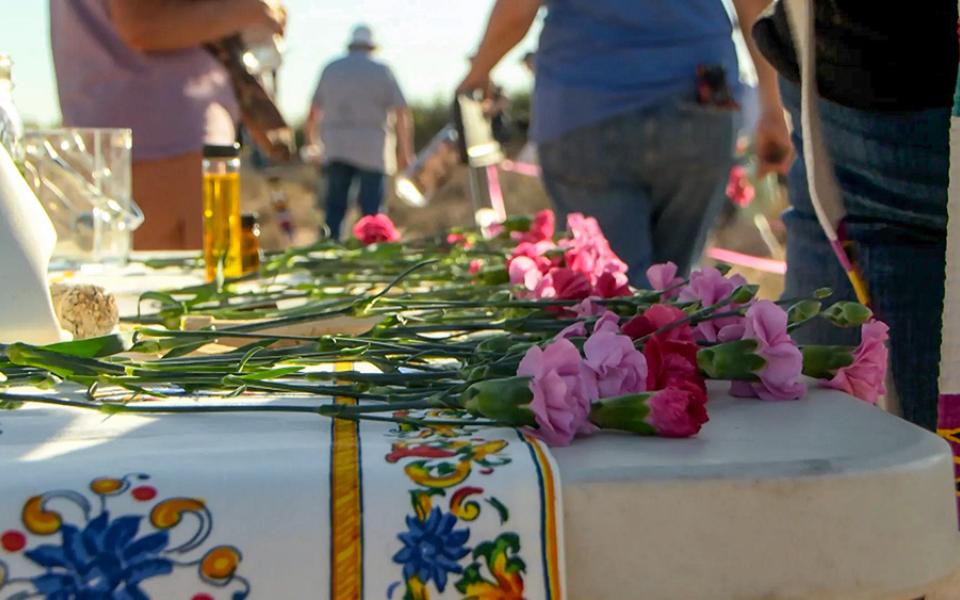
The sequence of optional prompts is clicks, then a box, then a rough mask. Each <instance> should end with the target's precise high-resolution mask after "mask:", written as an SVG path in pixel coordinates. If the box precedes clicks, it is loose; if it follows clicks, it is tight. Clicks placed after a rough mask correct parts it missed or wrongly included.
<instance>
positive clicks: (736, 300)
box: [730, 284, 760, 304]
mask: <svg viewBox="0 0 960 600" xmlns="http://www.w3.org/2000/svg"><path fill="white" fill-rule="evenodd" d="M759 290H760V286H759V285H754V284H746V285H741V286H740V287H738V288H737V289H735V290H733V294H731V295H730V301H731V302H732V303H733V304H746V303H747V302H750V301H751V300H753V298H754V297H755V296H756V295H757V292H758V291H759Z"/></svg>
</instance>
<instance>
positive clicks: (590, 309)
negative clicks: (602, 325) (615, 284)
mask: <svg viewBox="0 0 960 600" xmlns="http://www.w3.org/2000/svg"><path fill="white" fill-rule="evenodd" d="M596 299H597V298H596V296H590V297H589V298H584V299H583V300H582V301H581V302H577V303H576V304H574V305H573V306H571V307H569V308H568V309H567V310H568V311H570V312H572V313H573V314H575V315H577V317H579V318H581V319H582V318H583V317H599V316H600V315H602V314H603V313H605V312H606V311H607V308H606V307H605V306H604V305H602V304H597V303H596V302H594V301H595V300H596Z"/></svg>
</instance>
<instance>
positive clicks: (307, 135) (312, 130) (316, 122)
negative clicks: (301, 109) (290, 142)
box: [303, 104, 323, 146]
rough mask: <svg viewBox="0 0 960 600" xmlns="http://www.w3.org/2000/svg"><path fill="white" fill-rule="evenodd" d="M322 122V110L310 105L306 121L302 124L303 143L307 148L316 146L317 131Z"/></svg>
mask: <svg viewBox="0 0 960 600" xmlns="http://www.w3.org/2000/svg"><path fill="white" fill-rule="evenodd" d="M322 120H323V110H322V109H321V108H320V107H319V106H317V105H316V104H312V105H310V112H309V113H308V114H307V121H306V123H304V124H303V141H304V142H305V143H306V144H307V145H308V146H316V145H317V129H319V127H320V121H322Z"/></svg>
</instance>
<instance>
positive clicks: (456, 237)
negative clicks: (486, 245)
mask: <svg viewBox="0 0 960 600" xmlns="http://www.w3.org/2000/svg"><path fill="white" fill-rule="evenodd" d="M447 244H448V245H450V246H457V245H463V247H464V248H472V247H473V243H471V242H470V240H468V239H467V236H465V235H463V234H462V233H448V234H447Z"/></svg>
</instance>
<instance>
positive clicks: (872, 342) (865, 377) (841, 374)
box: [823, 320, 889, 404]
mask: <svg viewBox="0 0 960 600" xmlns="http://www.w3.org/2000/svg"><path fill="white" fill-rule="evenodd" d="M888 331H889V327H887V325H886V323H884V322H882V321H877V320H873V321H870V322H869V323H864V324H863V326H861V328H860V345H859V346H858V347H857V349H856V350H855V351H854V353H853V364H851V365H849V366H846V367H842V368H840V369H837V372H836V374H835V375H834V376H833V379H831V380H830V381H824V382H823V385H824V387H828V388H833V389H836V390H842V391H844V392H846V393H848V394H850V395H851V396H854V397H857V398H859V399H861V400H863V401H865V402H869V403H870V404H876V403H877V399H878V398H879V397H880V396H881V395H883V394H885V393H886V391H887V389H886V385H885V382H886V378H887V354H888V351H887V343H886V342H887V339H888V338H889V335H888V334H887V332H888Z"/></svg>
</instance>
